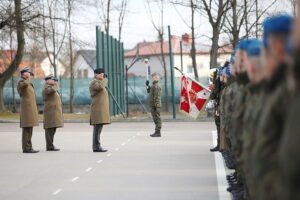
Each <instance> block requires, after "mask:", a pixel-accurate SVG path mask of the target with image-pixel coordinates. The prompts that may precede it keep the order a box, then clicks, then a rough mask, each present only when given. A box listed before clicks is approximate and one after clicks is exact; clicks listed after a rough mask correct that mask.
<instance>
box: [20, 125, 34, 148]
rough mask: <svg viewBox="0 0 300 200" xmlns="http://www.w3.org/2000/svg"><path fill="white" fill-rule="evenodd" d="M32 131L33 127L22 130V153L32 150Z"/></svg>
mask: <svg viewBox="0 0 300 200" xmlns="http://www.w3.org/2000/svg"><path fill="white" fill-rule="evenodd" d="M32 130H33V127H25V128H22V149H23V151H24V150H31V149H32V143H31V138H32Z"/></svg>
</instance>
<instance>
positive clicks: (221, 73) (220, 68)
mask: <svg viewBox="0 0 300 200" xmlns="http://www.w3.org/2000/svg"><path fill="white" fill-rule="evenodd" d="M218 74H219V75H220V76H222V75H223V67H222V66H221V65H220V66H219V67H218Z"/></svg>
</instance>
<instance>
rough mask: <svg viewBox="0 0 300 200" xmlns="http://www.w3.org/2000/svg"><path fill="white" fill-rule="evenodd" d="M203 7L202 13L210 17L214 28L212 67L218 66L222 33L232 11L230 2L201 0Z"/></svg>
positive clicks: (211, 54) (228, 0) (225, 0)
mask: <svg viewBox="0 0 300 200" xmlns="http://www.w3.org/2000/svg"><path fill="white" fill-rule="evenodd" d="M200 2H202V4H203V6H201V9H200V11H202V12H204V14H205V15H206V16H207V17H208V21H209V23H210V25H211V27H212V38H211V42H212V45H211V50H210V67H211V68H213V67H216V66H217V58H218V49H219V38H220V32H221V30H222V28H223V25H224V22H225V16H226V14H227V11H228V10H229V9H230V0H215V1H213V0H200Z"/></svg>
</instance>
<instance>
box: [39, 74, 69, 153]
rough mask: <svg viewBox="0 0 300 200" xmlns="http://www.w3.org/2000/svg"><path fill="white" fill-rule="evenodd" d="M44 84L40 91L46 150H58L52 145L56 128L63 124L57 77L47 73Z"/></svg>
mask: <svg viewBox="0 0 300 200" xmlns="http://www.w3.org/2000/svg"><path fill="white" fill-rule="evenodd" d="M45 81H46V82H45V86H44V89H43V92H42V96H43V101H44V129H45V138H46V150H47V151H59V149H57V148H55V146H54V145H53V139H54V135H55V132H56V128H60V127H63V126H64V119H63V114H62V104H61V99H60V96H59V93H58V84H57V81H58V80H57V79H56V78H54V76H52V75H49V76H47V77H46V78H45Z"/></svg>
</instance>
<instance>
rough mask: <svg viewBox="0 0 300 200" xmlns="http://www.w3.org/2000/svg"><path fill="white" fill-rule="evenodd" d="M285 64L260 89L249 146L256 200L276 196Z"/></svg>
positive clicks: (283, 107) (282, 120)
mask: <svg viewBox="0 0 300 200" xmlns="http://www.w3.org/2000/svg"><path fill="white" fill-rule="evenodd" d="M285 70H286V66H285V65H280V66H279V67H278V69H277V71H276V72H275V74H274V76H273V78H272V80H270V81H269V82H268V83H267V87H266V89H265V91H264V98H265V101H266V102H267V103H265V104H264V107H263V111H262V113H261V117H260V120H259V123H258V128H257V134H256V141H255V146H254V147H253V178H254V180H253V181H254V183H255V190H254V191H255V195H256V196H255V197H254V199H257V200H265V199H277V198H278V197H277V196H276V192H274V191H277V190H278V185H277V184H278V172H279V168H278V148H279V142H280V139H281V136H282V131H283V124H284V122H285V119H286V113H285V106H286V105H287V103H288V98H289V95H288V90H287V85H286V82H285V79H284V75H285Z"/></svg>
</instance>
